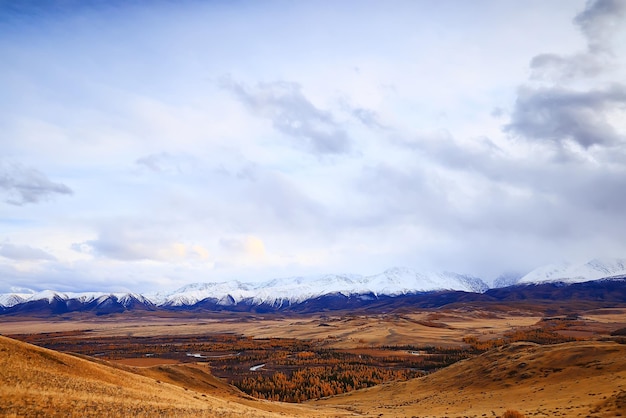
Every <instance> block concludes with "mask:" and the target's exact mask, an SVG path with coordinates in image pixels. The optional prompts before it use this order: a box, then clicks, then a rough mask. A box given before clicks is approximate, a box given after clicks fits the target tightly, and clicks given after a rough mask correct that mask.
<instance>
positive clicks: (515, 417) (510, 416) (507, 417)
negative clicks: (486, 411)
mask: <svg viewBox="0 0 626 418" xmlns="http://www.w3.org/2000/svg"><path fill="white" fill-rule="evenodd" d="M502 418H524V414H522V413H521V412H518V411H515V410H513V409H508V410H507V411H506V412H505V413H504V415H502Z"/></svg>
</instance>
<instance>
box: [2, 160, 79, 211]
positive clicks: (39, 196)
mask: <svg viewBox="0 0 626 418" xmlns="http://www.w3.org/2000/svg"><path fill="white" fill-rule="evenodd" d="M0 190H2V191H4V192H5V194H6V199H5V202H6V203H9V204H11V205H16V206H22V205H25V204H27V203H39V202H41V201H42V200H47V199H48V198H50V197H52V196H53V195H55V194H72V193H73V192H72V189H70V188H69V187H67V186H66V185H64V184H62V183H55V182H53V181H51V180H50V179H48V177H46V175H45V174H43V173H41V172H40V171H38V170H35V169H33V168H27V167H24V166H22V165H19V164H11V165H8V166H5V165H4V164H2V163H1V162H0Z"/></svg>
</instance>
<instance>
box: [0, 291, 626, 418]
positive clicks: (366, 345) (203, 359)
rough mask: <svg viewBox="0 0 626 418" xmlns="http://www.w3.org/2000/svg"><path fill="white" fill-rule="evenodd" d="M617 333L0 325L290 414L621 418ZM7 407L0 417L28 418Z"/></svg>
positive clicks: (185, 317)
mask: <svg viewBox="0 0 626 418" xmlns="http://www.w3.org/2000/svg"><path fill="white" fill-rule="evenodd" d="M624 328H626V309H623V308H620V307H613V308H598V307H593V308H592V309H589V310H581V311H579V312H577V313H575V314H573V313H571V312H570V313H565V312H560V313H559V314H557V315H554V316H547V315H545V309H544V306H543V305H541V304H538V305H536V306H534V307H533V305H532V304H531V303H528V302H526V303H525V305H524V308H523V309H521V308H520V307H518V308H511V309H509V310H508V311H507V310H494V309H491V308H490V307H482V308H481V307H479V306H472V307H471V309H470V307H468V306H465V307H458V306H455V307H449V308H443V309H415V310H414V311H412V312H397V313H377V314H368V313H364V312H361V313H359V312H356V313H346V312H335V313H324V314H315V315H311V314H303V315H293V314H292V315H284V314H283V315H277V314H274V315H268V314H266V315H254V314H249V313H233V312H221V313H220V312H217V313H212V314H209V313H205V314H203V315H197V316H193V315H190V314H189V313H188V312H179V313H168V314H167V315H161V316H158V315H145V316H143V317H142V316H141V315H139V314H137V313H132V312H129V313H125V314H115V315H107V316H93V315H91V316H90V315H84V314H83V315H82V317H81V316H78V315H75V316H64V317H57V318H51V319H45V320H42V319H38V318H33V317H16V316H12V317H7V316H5V317H3V321H2V322H1V323H0V332H1V333H2V334H3V335H5V336H8V337H10V338H11V339H12V341H13V340H21V341H23V342H25V343H32V344H35V346H40V347H45V348H46V349H51V350H53V351H51V352H52V353H59V355H61V353H73V355H72V358H76V359H80V360H82V361H88V362H91V363H95V364H97V365H98V366H99V367H100V366H101V367H107V368H112V369H115V370H122V371H124V372H128V373H132V374H135V375H138V376H142V377H144V378H149V379H153V381H159V382H161V383H160V384H163V383H165V382H167V383H168V384H170V385H173V386H176V387H180V388H183V389H182V390H183V391H184V392H186V393H192V392H193V393H194V394H195V395H194V396H197V397H198V398H200V399H201V400H206V399H204V398H205V397H207V396H216V397H217V398H218V399H225V398H226V399H230V401H229V402H234V403H235V404H237V405H240V406H241V405H243V406H245V407H253V408H260V409H259V410H258V411H257V412H256V413H262V414H263V413H265V414H273V413H275V412H276V413H279V414H280V413H282V414H286V415H287V416H381V414H382V416H430V417H444V416H450V417H456V416H475V417H481V416H502V414H504V412H505V411H506V410H507V409H515V410H518V411H520V412H521V413H523V414H525V415H526V416H587V415H589V416H597V417H603V416H606V417H608V416H615V415H611V414H615V413H621V411H623V408H624V402H622V398H624V397H625V396H622V388H624V389H625V390H626V386H623V385H622V382H621V381H620V379H622V377H621V376H622V374H623V375H624V376H623V378H624V379H626V374H624V373H626V372H625V370H626V367H625V366H624V364H622V363H623V362H624V361H622V360H619V361H618V360H617V359H616V358H614V357H615V356H618V355H622V358H626V355H624V354H626V345H622V344H621V343H622V342H623V338H624V337H621V332H623V331H621V332H620V330H622V329H624ZM570 351H571V353H570ZM619 353H621V354H619ZM55 355H56V354H55ZM604 356H609V357H610V358H611V360H606V361H605V360H603V357H604ZM592 357H594V358H595V360H593V359H592ZM579 358H580V359H582V358H588V361H587V360H584V361H583V360H580V361H579V360H578V359H579ZM522 359H523V360H522ZM567 359H570V360H567ZM63 362H64V363H66V361H65V360H63ZM557 362H558V363H559V364H558V365H555V364H557ZM53 363H54V362H53ZM522 363H523V364H525V365H522V366H520V364H522ZM52 365H53V364H52ZM496 365H497V366H496ZM21 367H26V365H22V366H21ZM570 369H571V370H570ZM579 369H580V370H579ZM568 370H569V371H568ZM3 379H4V380H3V382H2V385H3V387H5V386H6V384H7V382H6V377H3ZM589 382H594V383H593V385H594V386H593V387H594V388H597V389H594V390H593V391H590V390H589V386H588V384H589ZM625 382H626V380H625ZM118 385H120V386H121V387H125V383H124V382H123V381H119V383H118ZM27 392H28V391H27ZM582 392H585V393H582ZM2 393H3V394H6V393H9V392H4V391H3V392H2ZM29 393H30V394H29V396H35V394H34V392H29ZM589 393H593V395H590V394H589ZM624 393H626V392H624ZM337 395H339V396H337ZM3 396H5V395H3ZM63 396H66V395H63ZM54 397H55V396H54V395H53V396H52V398H54ZM322 398H323V399H322ZM11 399H13V398H11ZM46 399H48V398H46ZM268 399H269V400H272V401H271V402H270V401H269V400H268ZM278 401H280V402H278ZM284 401H287V403H285V402H284ZM12 402H13V403H11V405H14V406H13V407H11V409H10V411H9V410H7V411H4V412H6V414H7V415H9V416H11V415H10V414H14V416H26V415H20V407H18V406H17V405H18V404H19V402H18V401H16V400H14V401H12ZM15 402H17V403H15ZM35 404H38V403H37V402H35V403H32V402H30V403H29V405H35ZM237 407H239V406H237ZM290 408H291V409H290ZM292 408H296V409H292ZM298 408H304V409H298ZM568 408H569V409H568ZM620 408H621V409H620ZM181 411H182V410H177V412H176V416H179V415H180V416H184V415H185V414H186V413H187V412H184V413H183V412H181ZM259 411H260V412H259ZM329 411H330V412H329ZM593 411H595V412H593ZM607 411H608V412H607ZM624 412H626V411H624ZM194 414H198V415H197V416H203V415H204V416H219V415H212V414H207V413H206V412H198V411H195V412H192V411H191V410H190V411H189V415H188V416H193V415H194ZM247 414H248V413H247ZM307 414H308V415H307ZM325 414H327V415H325ZM484 414H486V415H484ZM579 414H580V415H579ZM224 416H228V415H224ZM246 416H254V415H246ZM258 416H264V415H258ZM268 416H271V415H268Z"/></svg>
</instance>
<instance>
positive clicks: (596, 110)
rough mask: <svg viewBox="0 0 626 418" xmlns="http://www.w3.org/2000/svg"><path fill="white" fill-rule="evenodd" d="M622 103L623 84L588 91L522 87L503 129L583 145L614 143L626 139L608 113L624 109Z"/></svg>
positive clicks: (625, 96) (625, 94)
mask: <svg viewBox="0 0 626 418" xmlns="http://www.w3.org/2000/svg"><path fill="white" fill-rule="evenodd" d="M625 106H626V86H624V85H621V84H613V85H611V86H609V87H606V88H603V89H591V90H588V91H575V90H572V89H566V88H562V87H547V88H536V89H534V88H530V87H522V88H520V89H519V91H518V97H517V100H516V102H515V108H514V110H513V113H512V115H511V122H510V123H509V124H507V125H506V126H505V128H504V129H505V131H507V132H511V133H514V134H518V135H521V136H522V137H524V138H528V139H531V140H538V141H551V142H553V143H556V144H562V143H564V142H566V141H574V142H575V143H577V144H579V145H580V146H582V147H583V148H589V147H591V146H593V145H605V146H607V145H613V144H616V143H619V142H623V141H625V140H626V138H624V135H623V134H620V133H619V132H618V131H617V130H616V129H615V128H614V126H613V125H612V124H611V123H610V121H609V120H608V114H609V113H610V112H619V111H623V110H624V108H625Z"/></svg>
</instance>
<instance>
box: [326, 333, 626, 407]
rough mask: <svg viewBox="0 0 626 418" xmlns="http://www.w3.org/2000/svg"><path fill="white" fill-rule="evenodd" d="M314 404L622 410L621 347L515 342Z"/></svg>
mask: <svg viewBox="0 0 626 418" xmlns="http://www.w3.org/2000/svg"><path fill="white" fill-rule="evenodd" d="M315 404H316V405H334V406H343V407H345V408H349V409H350V410H352V411H358V412H360V413H363V414H367V415H379V416H394V417H395V416H428V417H445V416H447V417H458V416H463V417H483V416H492V417H496V416H502V415H503V414H504V413H505V412H506V411H507V410H509V409H511V410H517V411H520V413H522V414H524V415H525V416H526V417H533V416H544V417H545V416H549V417H575V416H584V417H586V416H592V417H615V416H620V414H621V415H626V346H624V345H620V344H617V343H614V342H574V343H565V344H557V345H551V346H540V345H536V344H532V343H516V344H512V345H510V346H506V347H501V348H498V349H495V350H492V351H490V352H487V353H485V354H483V355H481V356H478V357H475V358H472V359H469V360H464V361H461V362H458V363H455V364H453V365H452V366H449V367H447V368H445V369H443V370H440V371H438V372H436V373H433V374H432V375H429V376H427V377H424V378H420V379H415V380H412V381H409V382H402V383H391V384H385V385H381V386H378V387H375V388H369V389H366V390H363V391H358V392H352V393H349V394H345V395H341V396H337V397H335V398H330V399H326V400H321V401H316V402H315Z"/></svg>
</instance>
